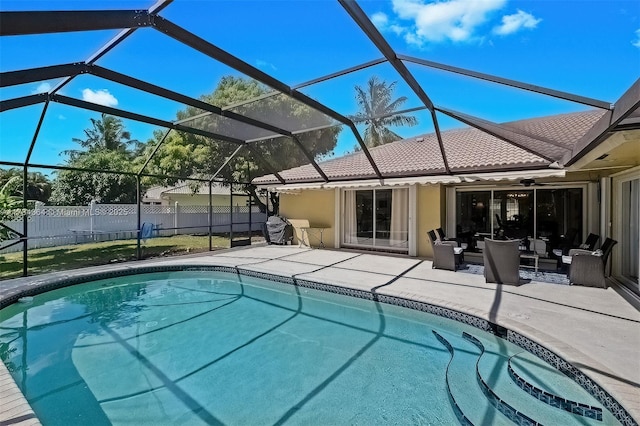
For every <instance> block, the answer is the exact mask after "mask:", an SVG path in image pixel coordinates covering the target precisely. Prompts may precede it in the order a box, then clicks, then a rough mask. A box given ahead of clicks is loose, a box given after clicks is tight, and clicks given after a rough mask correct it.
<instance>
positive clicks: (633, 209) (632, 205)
mask: <svg viewBox="0 0 640 426" xmlns="http://www.w3.org/2000/svg"><path fill="white" fill-rule="evenodd" d="M621 195H622V224H623V229H625V228H626V224H627V223H628V224H629V227H628V228H627V229H628V231H629V232H622V233H621V234H620V236H621V238H620V249H621V258H622V271H621V272H622V275H623V276H625V277H627V278H628V279H630V280H632V281H634V282H635V283H636V285H637V283H638V269H639V266H638V259H639V258H640V256H638V245H639V244H638V243H639V241H638V240H639V238H640V237H639V236H640V230H639V227H640V217H638V215H639V214H640V213H639V210H640V209H639V208H638V207H639V206H640V180H639V179H635V180H631V181H628V182H623V183H622V194H621ZM637 290H638V287H636V291H637Z"/></svg>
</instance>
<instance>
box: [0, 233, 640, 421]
mask: <svg viewBox="0 0 640 426" xmlns="http://www.w3.org/2000/svg"><path fill="white" fill-rule="evenodd" d="M158 265H163V266H168V265H199V266H212V265H219V266H228V267H234V268H238V269H239V270H244V271H252V272H258V273H264V274H270V275H278V276H282V277H287V278H294V279H299V280H307V281H313V282H317V283H327V284H332V285H337V286H342V287H347V288H352V289H357V290H364V291H372V292H375V293H377V294H379V295H387V296H394V297H400V298H404V299H411V300H416V301H420V302H425V303H429V304H432V305H436V306H442V307H446V308H449V309H452V310H456V311H459V312H463V313H467V314H471V315H475V316H477V317H480V318H483V319H487V320H489V321H491V322H493V323H495V324H498V325H500V326H503V327H506V328H508V329H510V330H512V331H515V332H517V333H520V334H521V335H523V336H526V337H528V338H530V339H531V340H534V341H535V342H537V343H540V344H541V345H543V346H545V347H546V348H548V349H550V350H552V351H553V352H555V353H556V354H557V355H559V356H560V357H562V358H564V359H565V360H566V361H568V362H570V363H571V364H572V365H573V366H575V367H577V368H578V369H579V370H580V371H581V372H582V373H584V374H585V375H586V376H588V377H589V378H592V379H593V380H594V381H595V382H597V383H598V384H599V385H601V386H602V387H603V388H604V389H605V390H606V391H608V392H609V393H610V394H611V395H612V396H613V397H614V398H616V399H617V400H618V401H619V402H620V403H621V404H622V405H623V406H624V407H625V408H626V410H627V411H628V412H629V413H630V414H631V416H632V417H634V418H636V419H637V418H640V398H639V384H640V368H639V367H640V366H639V365H638V364H639V361H638V358H637V354H638V352H639V351H640V313H639V311H638V305H637V304H636V306H634V303H631V302H629V301H628V300H626V299H625V298H624V297H623V296H622V294H621V293H620V290H617V289H616V287H609V288H608V289H606V290H603V289H597V288H588V287H577V286H567V285H559V284H550V283H543V282H540V281H536V280H535V279H534V280H531V282H529V283H526V284H524V285H521V286H519V287H513V286H502V285H494V284H487V283H485V282H484V278H483V277H482V276H481V275H474V274H469V273H461V272H450V271H442V270H436V269H432V268H431V261H430V260H423V259H419V258H410V257H407V256H390V255H382V254H370V253H363V252H355V251H345V250H314V249H309V248H300V247H295V246H264V245H262V246H253V247H250V248H238V249H231V250H224V251H220V252H216V253H214V254H211V253H207V254H198V255H193V256H183V257H181V258H179V259H156V260H149V261H142V262H135V263H128V264H120V265H111V266H105V267H95V268H86V269H82V270H76V271H66V272H60V273H52V274H46V275H41V276H38V277H28V278H17V279H14V280H8V281H5V282H4V283H3V287H2V289H1V290H0V303H2V301H3V300H4V301H6V300H7V298H9V297H12V296H15V294H16V293H18V292H20V291H24V290H26V289H29V288H33V287H34V286H42V285H43V284H44V283H46V282H51V281H56V280H61V279H68V278H75V277H81V276H83V275H91V274H96V273H99V272H107V271H114V270H122V269H130V270H135V269H137V268H141V267H149V266H158ZM6 374H7V373H6V372H4V373H2V374H0V376H1V375H6ZM7 412H8V411H7ZM14 415H15V414H14ZM0 420H4V419H3V418H0Z"/></svg>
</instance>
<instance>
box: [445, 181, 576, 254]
mask: <svg viewBox="0 0 640 426" xmlns="http://www.w3.org/2000/svg"><path fill="white" fill-rule="evenodd" d="M582 192H583V191H582V188H563V189H558V188H543V187H542V188H531V189H529V188H526V189H525V188H522V189H519V188H518V189H509V190H494V191H458V192H457V193H456V237H457V238H458V239H459V240H460V241H461V242H465V243H467V245H468V247H469V249H470V250H472V251H473V250H475V251H480V250H482V248H483V246H484V243H483V240H484V239H485V238H496V239H519V240H522V241H523V248H524V249H526V250H530V251H535V252H536V253H538V254H539V255H541V256H548V257H553V249H557V248H564V247H572V246H577V245H579V244H580V243H581V242H582V241H581V237H582V235H584V229H583V214H584V213H583V208H582V200H583V198H582V197H583V194H582Z"/></svg>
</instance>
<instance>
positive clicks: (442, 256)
mask: <svg viewBox="0 0 640 426" xmlns="http://www.w3.org/2000/svg"><path fill="white" fill-rule="evenodd" d="M427 234H428V235H429V240H430V242H431V247H432V248H433V264H432V265H431V267H432V268H435V269H446V270H449V271H455V270H456V269H457V267H458V265H459V264H460V262H461V254H456V253H455V250H456V248H457V247H458V243H457V242H455V241H441V240H439V239H438V238H437V237H436V232H435V231H433V230H432V231H428V232H427Z"/></svg>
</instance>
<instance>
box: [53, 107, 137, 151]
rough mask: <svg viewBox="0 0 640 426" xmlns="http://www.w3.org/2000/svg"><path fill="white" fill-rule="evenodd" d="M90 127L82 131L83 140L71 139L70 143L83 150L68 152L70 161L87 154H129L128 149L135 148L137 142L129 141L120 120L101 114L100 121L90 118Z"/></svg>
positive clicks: (128, 136) (129, 136) (128, 134)
mask: <svg viewBox="0 0 640 426" xmlns="http://www.w3.org/2000/svg"><path fill="white" fill-rule="evenodd" d="M90 120H91V127H90V128H88V129H85V130H84V134H85V138H84V139H80V138H73V139H72V141H73V142H76V143H77V144H79V145H80V146H81V147H82V148H84V150H68V151H64V152H63V154H68V155H69V158H70V159H71V160H74V159H76V158H77V157H78V156H79V155H82V154H84V153H87V152H97V151H116V152H120V153H123V154H131V152H130V151H129V149H130V148H132V147H135V146H137V144H139V142H138V141H137V140H133V139H131V133H129V132H128V131H127V130H126V128H125V126H124V123H123V122H122V120H121V119H119V118H117V117H114V116H112V115H107V114H102V115H101V117H100V119H95V118H91V119H90Z"/></svg>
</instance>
